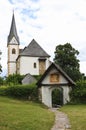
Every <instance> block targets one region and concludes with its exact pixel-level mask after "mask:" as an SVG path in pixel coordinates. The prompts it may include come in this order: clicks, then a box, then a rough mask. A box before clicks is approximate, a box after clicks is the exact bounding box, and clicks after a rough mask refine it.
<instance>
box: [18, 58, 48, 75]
mask: <svg viewBox="0 0 86 130" xmlns="http://www.w3.org/2000/svg"><path fill="white" fill-rule="evenodd" d="M38 59H39V57H26V56H22V57H20V74H21V75H23V74H27V73H30V74H32V75H39V60H38ZM34 63H36V68H34ZM49 65H50V62H49V59H48V58H47V59H46V69H47V68H48V67H49Z"/></svg>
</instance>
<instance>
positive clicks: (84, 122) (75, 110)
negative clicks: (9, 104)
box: [60, 105, 86, 130]
mask: <svg viewBox="0 0 86 130" xmlns="http://www.w3.org/2000/svg"><path fill="white" fill-rule="evenodd" d="M60 110H61V111H63V112H65V113H67V114H68V117H69V119H70V122H71V126H72V129H71V130H86V105H66V106H63V107H62V108H61V109H60Z"/></svg>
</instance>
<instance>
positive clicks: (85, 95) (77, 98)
mask: <svg viewBox="0 0 86 130" xmlns="http://www.w3.org/2000/svg"><path fill="white" fill-rule="evenodd" d="M70 97H71V102H75V103H85V104H86V80H79V81H77V82H76V86H75V87H74V89H73V90H72V91H71V92H70Z"/></svg>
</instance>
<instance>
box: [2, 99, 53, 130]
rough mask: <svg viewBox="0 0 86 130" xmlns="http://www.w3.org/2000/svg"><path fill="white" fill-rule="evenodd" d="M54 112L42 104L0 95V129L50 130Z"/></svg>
mask: <svg viewBox="0 0 86 130" xmlns="http://www.w3.org/2000/svg"><path fill="white" fill-rule="evenodd" d="M53 123H54V114H53V113H52V112H50V111H49V110H48V109H46V108H44V107H43V106H42V105H40V104H37V103H33V102H29V101H20V100H15V99H10V98H5V97H0V130H50V129H51V127H52V126H53Z"/></svg>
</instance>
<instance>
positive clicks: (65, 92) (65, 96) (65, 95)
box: [62, 86, 70, 104]
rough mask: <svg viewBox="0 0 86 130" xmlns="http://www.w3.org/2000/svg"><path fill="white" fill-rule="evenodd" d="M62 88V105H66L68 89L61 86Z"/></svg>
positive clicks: (68, 97)
mask: <svg viewBox="0 0 86 130" xmlns="http://www.w3.org/2000/svg"><path fill="white" fill-rule="evenodd" d="M62 88H63V104H66V103H67V102H69V101H70V96H69V92H70V87H68V86H63V87H62Z"/></svg>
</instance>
